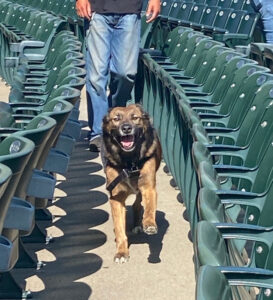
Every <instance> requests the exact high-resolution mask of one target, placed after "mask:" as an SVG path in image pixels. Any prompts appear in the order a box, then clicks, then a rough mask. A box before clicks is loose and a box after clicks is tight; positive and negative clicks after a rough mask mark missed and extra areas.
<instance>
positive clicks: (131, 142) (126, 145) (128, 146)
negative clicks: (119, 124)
mask: <svg viewBox="0 0 273 300" xmlns="http://www.w3.org/2000/svg"><path fill="white" fill-rule="evenodd" d="M120 144H121V147H122V148H123V149H124V150H125V151H130V150H133V148H134V146H135V137H134V135H133V134H131V135H124V136H121V137H120Z"/></svg>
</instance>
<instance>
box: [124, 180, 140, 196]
mask: <svg viewBox="0 0 273 300" xmlns="http://www.w3.org/2000/svg"><path fill="white" fill-rule="evenodd" d="M138 180H139V176H134V177H128V178H126V179H125V181H124V183H126V185H127V186H128V187H129V189H130V191H131V192H132V193H133V194H138V192H139V188H138Z"/></svg>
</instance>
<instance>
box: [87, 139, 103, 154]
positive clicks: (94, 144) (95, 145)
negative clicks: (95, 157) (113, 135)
mask: <svg viewBox="0 0 273 300" xmlns="http://www.w3.org/2000/svg"><path fill="white" fill-rule="evenodd" d="M100 149H101V136H100V135H95V136H93V137H91V139H90V140H89V150H90V151H91V152H100Z"/></svg>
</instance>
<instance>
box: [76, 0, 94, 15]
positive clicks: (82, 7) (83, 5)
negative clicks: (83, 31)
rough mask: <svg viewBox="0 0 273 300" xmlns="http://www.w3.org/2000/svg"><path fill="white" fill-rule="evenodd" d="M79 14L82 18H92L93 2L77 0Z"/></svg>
mask: <svg viewBox="0 0 273 300" xmlns="http://www.w3.org/2000/svg"><path fill="white" fill-rule="evenodd" d="M76 11H77V15H78V16H79V17H82V18H87V19H88V20H90V19H91V14H92V11H91V4H90V2H89V0H77V1H76Z"/></svg>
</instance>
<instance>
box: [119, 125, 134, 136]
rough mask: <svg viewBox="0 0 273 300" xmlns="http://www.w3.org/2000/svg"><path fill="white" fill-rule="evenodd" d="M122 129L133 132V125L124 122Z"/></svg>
mask: <svg viewBox="0 0 273 300" xmlns="http://www.w3.org/2000/svg"><path fill="white" fill-rule="evenodd" d="M121 130H122V132H123V133H125V134H130V133H131V132H132V125H131V124H127V123H126V124H122V126H121Z"/></svg>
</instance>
